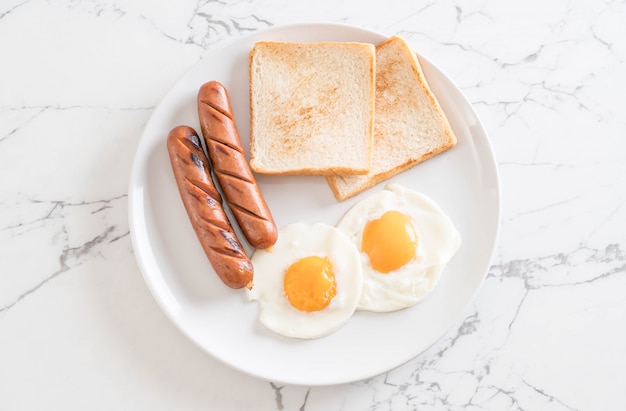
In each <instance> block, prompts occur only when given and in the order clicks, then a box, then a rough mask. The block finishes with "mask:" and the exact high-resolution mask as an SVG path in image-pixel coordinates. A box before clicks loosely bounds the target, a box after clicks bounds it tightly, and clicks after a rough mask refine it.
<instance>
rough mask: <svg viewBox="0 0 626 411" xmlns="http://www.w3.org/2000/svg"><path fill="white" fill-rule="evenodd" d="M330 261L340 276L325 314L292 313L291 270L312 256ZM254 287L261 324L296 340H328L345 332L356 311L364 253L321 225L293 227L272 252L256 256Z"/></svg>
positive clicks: (280, 236)
mask: <svg viewBox="0 0 626 411" xmlns="http://www.w3.org/2000/svg"><path fill="white" fill-rule="evenodd" d="M314 255H315V256H320V257H328V259H329V260H330V262H331V264H332V265H333V270H334V273H335V281H336V296H335V297H334V298H333V299H332V300H331V302H330V304H329V305H328V306H327V307H326V308H324V309H323V310H320V311H314V312H305V311H300V310H298V309H297V308H295V307H293V306H292V305H291V303H290V302H289V300H288V299H287V296H286V295H285V292H284V289H283V279H284V275H285V273H286V271H287V269H288V268H289V266H290V265H291V264H293V263H294V262H296V261H297V260H299V259H301V258H304V257H308V256H314ZM251 260H252V264H253V265H254V281H253V287H252V289H251V290H246V294H247V296H248V299H249V300H251V301H255V300H256V301H258V303H259V306H260V315H259V320H260V322H261V323H262V324H263V325H264V326H266V327H267V328H269V329H270V330H272V331H274V332H276V333H279V334H282V335H284V336H287V337H292V338H302V339H312V338H319V337H323V336H326V335H328V334H331V333H333V332H335V331H336V330H337V329H339V328H340V327H341V326H343V325H344V324H345V323H346V322H347V321H348V320H349V319H350V317H351V316H352V314H353V313H354V311H355V310H356V308H357V304H358V301H359V296H360V291H361V288H362V284H363V270H362V265H361V261H360V257H359V252H358V250H357V248H356V246H355V245H354V243H352V241H350V239H349V238H348V237H346V236H345V235H344V234H343V233H342V232H341V231H339V230H338V229H337V228H335V227H333V226H330V225H327V224H322V223H315V224H308V223H293V224H289V225H286V226H284V227H282V228H281V229H280V230H279V232H278V241H277V242H276V244H274V246H273V247H272V249H271V250H270V251H268V250H257V251H255V253H254V254H253V256H252V259H251Z"/></svg>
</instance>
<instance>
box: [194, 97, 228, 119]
mask: <svg viewBox="0 0 626 411" xmlns="http://www.w3.org/2000/svg"><path fill="white" fill-rule="evenodd" d="M200 102H201V103H202V104H205V105H207V106H208V107H209V108H210V109H213V110H215V111H217V112H218V113H220V114H222V115H224V116H226V117H228V118H229V119H231V121H234V118H233V115H232V114H231V113H230V112H229V111H228V108H227V107H221V106H218V105H217V104H214V103H212V102H210V101H208V100H204V99H201V100H200Z"/></svg>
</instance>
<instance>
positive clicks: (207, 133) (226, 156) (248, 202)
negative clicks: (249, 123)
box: [198, 81, 278, 249]
mask: <svg viewBox="0 0 626 411" xmlns="http://www.w3.org/2000/svg"><path fill="white" fill-rule="evenodd" d="M198 117H199V119H200V128H201V131H202V134H203V136H204V140H205V142H206V146H207V150H208V153H209V158H210V160H211V162H212V164H213V170H214V172H215V176H216V177H217V180H218V181H219V184H220V186H221V187H222V192H223V193H224V196H225V197H226V201H227V202H228V205H229V207H230V209H231V211H232V213H233V215H234V216H235V218H236V219H237V223H238V224H239V227H240V228H241V231H242V232H243V234H244V235H245V236H246V238H247V240H248V242H249V243H250V245H252V246H253V247H255V248H262V249H266V248H270V247H271V246H272V245H274V243H275V242H276V240H277V238H278V230H277V228H276V223H275V222H274V218H273V217H272V214H271V212H270V210H269V208H268V206H267V203H266V202H265V199H264V198H263V195H262V194H261V190H260V189H259V186H258V185H257V183H256V179H255V178H254V175H253V174H252V171H251V170H250V166H249V164H248V161H247V160H246V156H245V153H244V151H243V148H242V144H241V139H240V137H239V133H238V131H237V126H236V124H235V120H234V116H233V110H232V107H231V105H230V98H229V96H228V92H227V90H226V88H225V87H224V86H223V85H222V84H220V83H219V82H217V81H210V82H208V83H205V84H203V85H202V87H200V91H199V92H198Z"/></svg>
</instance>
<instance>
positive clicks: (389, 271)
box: [337, 183, 461, 312]
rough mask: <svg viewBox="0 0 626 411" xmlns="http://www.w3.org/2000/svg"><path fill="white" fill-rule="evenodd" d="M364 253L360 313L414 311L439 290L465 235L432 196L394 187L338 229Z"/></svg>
mask: <svg viewBox="0 0 626 411" xmlns="http://www.w3.org/2000/svg"><path fill="white" fill-rule="evenodd" d="M337 228H339V229H340V230H341V231H342V232H344V233H345V234H346V235H347V236H348V237H349V238H350V239H351V240H352V242H353V243H354V244H355V245H356V246H357V248H358V250H359V252H360V259H361V263H362V266H363V288H362V290H361V297H360V299H359V303H358V307H357V309H359V310H368V311H377V312H390V311H396V310H400V309H403V308H407V307H410V306H413V305H415V304H417V303H418V302H420V301H421V300H423V299H424V297H426V296H427V295H428V294H429V293H430V292H431V291H432V290H433V289H434V288H435V286H436V284H437V282H438V281H439V278H440V276H441V273H442V271H443V269H444V268H445V266H446V264H447V263H448V262H449V261H450V260H451V259H452V257H453V256H454V255H455V254H456V252H457V251H458V249H459V247H460V246H461V236H460V234H459V232H458V231H457V230H456V228H455V227H454V225H453V224H452V221H451V220H450V219H449V218H448V216H446V215H445V214H444V212H443V211H442V210H441V208H440V207H439V206H438V205H437V204H436V203H435V202H434V201H433V200H432V199H430V198H428V197H427V196H425V195H423V194H420V193H418V192H416V191H413V190H410V189H408V188H406V187H404V186H401V185H399V184H394V183H392V184H389V185H387V186H386V188H385V190H382V191H379V192H376V193H374V194H372V195H370V196H369V197H366V198H364V199H363V200H361V201H360V202H358V203H356V204H355V205H354V206H353V207H352V208H350V209H349V210H348V212H347V213H346V214H345V215H344V216H343V217H342V218H341V220H340V221H339V223H338V224H337Z"/></svg>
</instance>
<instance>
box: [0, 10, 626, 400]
mask: <svg viewBox="0 0 626 411" xmlns="http://www.w3.org/2000/svg"><path fill="white" fill-rule="evenodd" d="M308 4H313V3H312V2H309V3H308ZM304 21H320V22H338V23H348V24H352V25H356V26H360V27H363V28H367V29H373V30H377V31H381V32H384V33H387V34H389V35H392V34H401V35H403V36H405V37H406V38H407V39H408V40H409V42H410V43H411V45H412V46H413V47H414V49H415V50H417V51H419V52H420V53H422V54H423V55H425V56H427V57H428V58H429V59H430V60H431V61H433V62H434V63H435V64H437V65H438V66H439V67H440V68H441V69H442V70H443V71H444V72H445V73H446V74H448V76H449V77H450V78H451V79H452V80H453V81H454V82H455V83H456V84H457V85H458V86H459V87H460V88H461V90H462V91H463V92H464V93H465V95H466V96H467V98H468V99H469V101H470V102H471V103H472V105H473V106H474V108H475V109H476V111H477V112H478V114H479V115H480V117H481V119H482V120H483V123H484V125H485V127H486V129H487V131H488V133H489V135H490V140H491V143H492V145H493V148H494V151H495V154H496V157H497V161H498V166H499V172H500V176H501V181H502V199H503V210H502V211H503V220H502V225H501V234H500V241H499V243H498V246H497V250H496V254H495V257H494V259H493V262H492V265H491V268H490V270H489V273H488V275H487V278H486V280H485V282H484V284H483V286H482V287H481V289H480V291H479V293H478V294H477V296H476V298H475V300H474V302H473V304H472V305H471V306H470V307H469V308H468V309H467V311H466V312H465V313H464V314H463V316H462V317H461V318H459V320H458V323H457V324H456V325H455V326H454V327H453V328H452V329H451V330H450V331H449V332H448V333H447V334H446V335H444V336H443V337H442V338H441V340H439V341H438V342H437V343H436V344H435V345H434V346H432V347H431V348H430V349H428V350H427V351H426V352H424V353H423V354H421V355H420V356H418V357H417V358H415V359H413V360H411V361H409V362H408V363H406V364H405V365H403V366H401V367H399V368H397V369H394V370H390V371H389V372H387V373H385V374H383V375H380V376H377V377H374V378H371V379H368V380H366V381H359V382H354V383H351V384H345V385H340V386H327V387H301V386H289V385H279V384H275V383H272V382H268V381H261V380H257V379H255V378H252V377H249V376H247V375H244V374H241V373H239V372H238V371H234V370H232V369H230V368H228V367H226V366H224V365H223V364H221V363H220V362H218V361H216V360H215V359H213V358H211V357H210V356H208V355H206V354H205V353H203V352H202V351H201V350H200V349H198V348H197V347H196V346H194V345H193V344H192V343H190V342H189V341H188V340H187V339H186V338H185V337H184V336H183V335H182V334H181V333H180V332H179V331H178V329H177V328H176V327H175V326H174V325H173V324H172V323H171V322H170V321H169V320H168V319H167V318H166V317H165V316H164V315H163V312H162V311H161V310H160V308H159V307H158V306H157V304H156V302H155V300H154V298H153V297H152V295H151V294H150V293H149V291H148V288H147V287H146V284H145V282H144V281H143V278H142V276H141V273H140V271H139V269H138V266H137V263H136V261H135V257H134V254H133V248H132V245H131V241H130V235H129V225H128V219H127V199H128V197H127V191H128V180H129V173H130V168H131V165H132V159H133V155H134V152H135V149H136V146H137V143H138V141H139V138H140V136H141V133H142V129H143V127H144V126H145V125H146V123H147V121H148V119H149V118H150V115H151V114H152V112H153V110H154V108H155V106H156V105H157V104H158V103H159V101H160V100H161V99H162V98H163V96H164V95H165V93H166V92H167V91H168V89H169V88H170V87H171V86H172V85H173V84H174V82H175V81H176V80H177V79H178V78H179V77H180V76H181V75H183V74H184V73H185V71H186V70H188V69H189V68H190V67H191V66H193V65H194V63H196V62H197V61H198V60H199V59H201V58H202V57H203V56H204V55H206V53H207V52H209V51H210V50H211V49H212V48H213V47H215V46H216V45H218V44H219V43H220V42H223V41H225V40H226V39H229V38H236V37H238V36H242V35H245V34H247V33H249V32H252V31H255V30H259V29H263V28H266V27H270V26H274V25H279V24H287V23H296V22H304ZM625 21H626V2H624V1H601V0H590V1H586V2H581V1H574V2H572V1H559V0H557V1H552V2H545V1H537V0H530V1H526V2H513V1H502V2H494V1H481V0H477V1H471V2H462V1H444V2H434V1H408V0H405V1H397V0H391V1H388V2H377V1H370V0H368V1H356V0H340V1H336V0H332V1H331V0H320V1H317V2H315V6H312V5H309V6H306V5H305V3H304V2H300V3H298V2H288V1H283V0H262V1H233V2H225V1H211V0H208V1H198V0H184V1H162V0H159V1H147V0H144V1H141V0H136V1H124V2H122V1H115V0H84V1H76V0H49V1H41V0H4V1H2V3H0V183H1V184H0V206H1V210H2V211H1V213H0V409H2V410H79V409H80V410H83V409H89V410H113V409H115V410H120V409H128V410H143V409H149V410H172V409H180V410H196V409H203V410H206V409H216V410H217V409H219V410H246V409H267V410H272V409H275V410H307V411H310V410H364V409H368V410H400V409H419V410H440V409H451V410H460V409H464V410H465V409H467V410H505V409H506V410H517V409H523V410H600V409H601V410H613V409H624V407H625V406H626V390H624V387H625V386H626V327H625V324H626V292H625V290H626V121H625V117H624V116H623V113H624V107H626V76H624V73H625V72H626V64H625V61H626V25H625V24H624V22H625Z"/></svg>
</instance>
